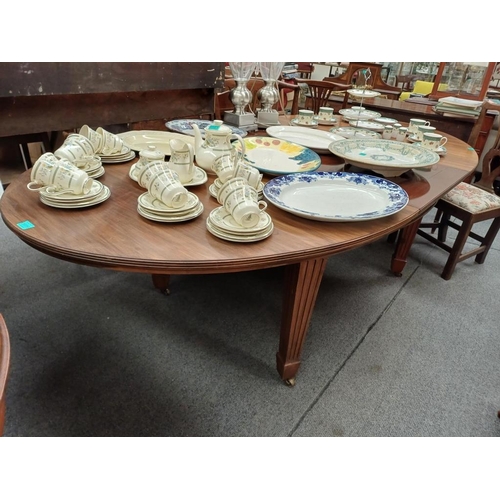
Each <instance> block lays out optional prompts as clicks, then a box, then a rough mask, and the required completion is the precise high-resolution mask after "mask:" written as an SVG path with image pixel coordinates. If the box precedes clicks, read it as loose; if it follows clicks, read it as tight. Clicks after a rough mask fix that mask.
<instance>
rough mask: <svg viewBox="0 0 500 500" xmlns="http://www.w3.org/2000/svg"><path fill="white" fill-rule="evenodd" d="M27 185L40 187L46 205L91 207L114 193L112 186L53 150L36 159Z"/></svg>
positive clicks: (41, 196) (34, 187)
mask: <svg viewBox="0 0 500 500" xmlns="http://www.w3.org/2000/svg"><path fill="white" fill-rule="evenodd" d="M27 188H28V189H29V190H30V191H38V192H39V194H40V200H41V201H42V203H44V204H45V205H50V206H53V207H58V208H82V207H88V206H92V205H96V204H98V203H102V202H103V201H105V200H107V199H108V198H109V196H110V191H109V188H107V187H106V186H104V185H103V184H101V183H100V182H99V181H97V180H94V179H92V178H91V177H89V175H88V174H87V172H85V171H84V170H81V169H79V168H78V167H77V166H75V165H74V164H73V163H72V162H70V161H69V160H66V159H64V158H57V157H56V156H55V155H54V154H53V153H45V154H43V155H42V156H40V158H38V160H37V161H36V162H35V164H34V165H33V168H32V170H31V181H30V182H29V183H28V185H27Z"/></svg>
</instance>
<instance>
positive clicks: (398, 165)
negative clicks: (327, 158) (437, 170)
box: [329, 139, 439, 176]
mask: <svg viewBox="0 0 500 500" xmlns="http://www.w3.org/2000/svg"><path fill="white" fill-rule="evenodd" d="M329 147H330V151H331V152H332V153H333V154H336V155H337V156H340V157H341V158H344V160H346V163H350V164H351V165H355V166H357V167H362V168H368V169H370V170H373V171H374V172H378V173H380V174H382V175H385V176H398V175H402V174H403V173H404V172H406V171H408V170H410V169H412V168H418V167H429V166H431V165H434V164H435V163H437V162H438V161H439V155H437V154H436V153H434V152H433V151H429V150H428V149H424V148H422V147H419V146H415V145H414V144H408V143H405V142H398V141H391V140H385V139H344V140H343V141H338V142H332V144H330V146H329Z"/></svg>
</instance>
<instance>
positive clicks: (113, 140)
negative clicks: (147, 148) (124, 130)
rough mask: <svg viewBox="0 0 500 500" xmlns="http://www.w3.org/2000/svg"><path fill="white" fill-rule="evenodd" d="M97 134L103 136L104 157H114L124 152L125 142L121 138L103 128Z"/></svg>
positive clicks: (102, 150)
mask: <svg viewBox="0 0 500 500" xmlns="http://www.w3.org/2000/svg"><path fill="white" fill-rule="evenodd" d="M96 132H97V133H98V134H100V135H101V136H102V144H101V149H100V150H99V152H100V153H102V154H103V155H113V154H116V153H120V152H121V151H122V149H123V141H122V140H121V138H120V137H118V136H117V135H115V134H112V133H111V132H108V131H107V130H104V129H103V128H102V127H99V128H98V129H97V130H96Z"/></svg>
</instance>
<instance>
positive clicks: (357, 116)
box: [339, 109, 381, 121]
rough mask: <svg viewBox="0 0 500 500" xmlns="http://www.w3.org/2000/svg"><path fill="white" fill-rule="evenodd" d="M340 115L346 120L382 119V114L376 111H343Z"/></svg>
mask: <svg viewBox="0 0 500 500" xmlns="http://www.w3.org/2000/svg"><path fill="white" fill-rule="evenodd" d="M339 113H340V114H341V115H342V116H343V117H344V120H347V121H350V120H374V119H375V118H380V116H381V114H380V113H378V112H376V111H368V110H366V109H365V110H362V111H358V110H355V109H341V110H340V111H339Z"/></svg>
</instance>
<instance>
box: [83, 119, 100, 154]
mask: <svg viewBox="0 0 500 500" xmlns="http://www.w3.org/2000/svg"><path fill="white" fill-rule="evenodd" d="M78 133H79V134H80V135H83V136H84V137H86V138H87V139H89V141H90V142H91V143H92V145H93V146H94V151H95V152H96V153H99V152H100V151H101V147H102V141H103V136H102V135H101V134H98V133H97V132H96V131H95V130H93V129H91V128H90V127H89V126H88V125H84V126H83V127H81V128H80V130H79V131H78Z"/></svg>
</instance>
